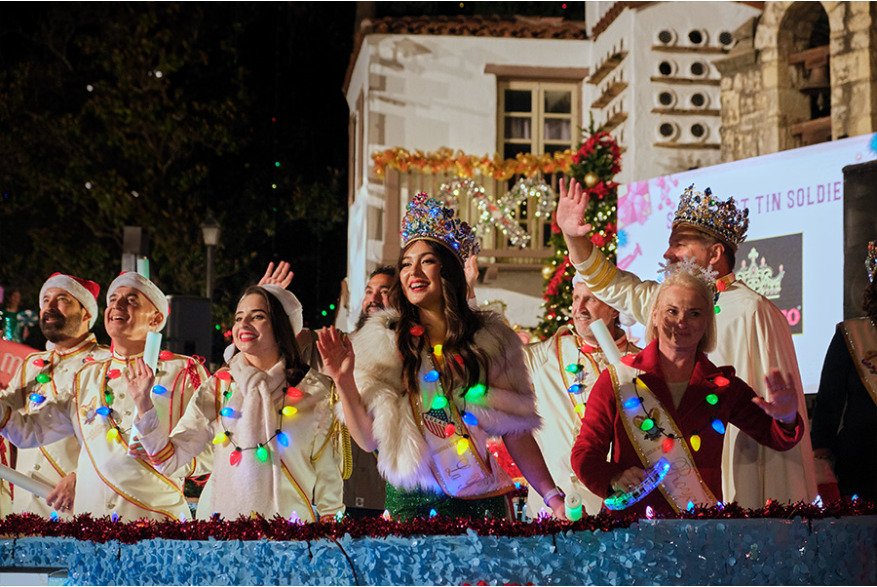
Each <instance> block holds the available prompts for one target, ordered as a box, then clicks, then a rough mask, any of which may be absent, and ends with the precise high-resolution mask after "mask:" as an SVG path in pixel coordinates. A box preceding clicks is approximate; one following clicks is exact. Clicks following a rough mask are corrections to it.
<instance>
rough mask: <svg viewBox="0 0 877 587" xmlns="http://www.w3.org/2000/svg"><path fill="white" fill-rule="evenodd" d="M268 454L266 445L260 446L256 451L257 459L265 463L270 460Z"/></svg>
mask: <svg viewBox="0 0 877 587" xmlns="http://www.w3.org/2000/svg"><path fill="white" fill-rule="evenodd" d="M268 454H269V453H268V448H267V447H266V446H265V445H264V444H260V445H259V448H257V449H256V458H257V459H259V460H260V461H261V462H263V463H264V462H266V461H267V460H268Z"/></svg>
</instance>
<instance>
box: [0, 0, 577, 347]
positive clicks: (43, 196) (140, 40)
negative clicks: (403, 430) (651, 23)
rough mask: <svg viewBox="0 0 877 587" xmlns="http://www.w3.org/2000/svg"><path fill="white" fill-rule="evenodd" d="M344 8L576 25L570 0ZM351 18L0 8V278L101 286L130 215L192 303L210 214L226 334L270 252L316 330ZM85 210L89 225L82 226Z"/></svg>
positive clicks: (261, 6) (342, 250)
mask: <svg viewBox="0 0 877 587" xmlns="http://www.w3.org/2000/svg"><path fill="white" fill-rule="evenodd" d="M360 10H361V11H362V10H365V11H366V12H368V11H369V10H371V11H372V12H373V14H374V16H375V17H378V18H380V17H383V16H399V15H405V14H411V15H414V14H427V15H431V14H541V15H549V16H565V17H567V18H573V19H576V20H580V19H582V18H583V10H584V3H581V2H579V3H576V4H574V5H570V7H568V8H567V7H566V5H565V4H563V3H559V2H550V3H507V2H496V3H490V2H475V3H453V2H441V3H436V2H424V3H402V2H400V3H386V2H385V3H376V4H375V5H374V6H373V7H372V8H371V9H370V7H369V6H368V5H362V6H360ZM356 12H357V4H356V3H322V2H321V3H307V2H293V3H267V2H265V3H246V4H244V3H182V4H176V3H157V4H147V3H34V4H17V3H3V4H0V95H2V96H3V97H2V100H0V161H3V163H2V164H0V250H2V262H0V284H3V285H7V286H8V285H17V286H20V287H21V288H22V289H23V291H24V294H25V300H26V305H27V306H30V307H35V306H36V305H37V304H36V295H37V293H38V291H39V287H40V285H41V283H42V281H43V280H44V279H45V278H46V276H47V275H48V274H50V273H52V272H54V271H62V272H70V273H79V274H83V275H86V276H89V277H91V278H93V279H95V280H98V281H100V282H101V283H102V284H104V285H106V284H107V283H109V280H111V279H112V278H113V277H114V276H115V274H116V273H117V272H118V268H119V261H120V256H121V227H122V226H124V225H130V224H134V225H144V226H145V227H146V228H147V231H148V232H149V233H150V234H149V236H150V240H151V243H152V245H151V251H150V258H151V259H152V261H153V278H154V279H155V280H156V282H157V283H159V285H160V286H161V287H162V288H163V289H164V290H165V293H169V294H170V293H178V294H190V295H202V290H203V267H204V252H203V244H202V243H201V240H200V230H199V224H200V222H201V219H202V218H203V216H204V215H205V214H206V212H207V210H208V209H209V210H211V211H212V212H213V213H214V214H215V216H216V217H217V219H218V220H219V221H220V223H221V224H222V227H223V232H222V241H221V245H220V247H219V250H218V252H217V272H218V279H217V283H216V292H215V295H214V303H215V305H214V320H215V321H217V322H222V326H223V328H224V327H225V325H226V320H227V319H228V318H229V317H230V314H231V310H232V307H233V305H234V303H235V301H236V299H237V296H238V295H239V293H240V292H241V291H242V290H243V288H244V286H245V285H247V284H248V283H252V282H253V281H255V280H256V279H258V277H259V275H261V273H262V271H263V270H264V267H265V265H266V264H267V262H268V261H270V260H278V259H286V260H289V261H291V262H292V264H293V268H294V270H295V273H296V277H295V280H294V282H293V285H292V289H293V291H294V292H295V293H296V294H297V295H298V296H299V297H300V299H301V301H302V303H303V305H304V308H305V322H306V323H307V324H310V325H311V326H322V325H323V324H325V323H327V322H328V321H329V320H330V319H331V312H330V316H328V317H323V316H322V315H321V311H322V310H328V309H329V304H331V303H336V302H337V296H338V295H339V286H340V281H341V279H342V278H343V277H344V275H345V273H346V234H347V226H346V222H347V219H346V214H347V210H346V202H347V189H348V188H347V157H348V155H347V150H348V130H347V129H348V109H347V104H346V101H345V98H344V95H343V89H342V86H343V82H344V77H345V72H346V70H347V68H348V64H349V61H350V58H351V52H352V49H353V39H354V22H355V18H356ZM154 64H164V65H162V66H161V67H164V68H165V70H166V72H167V73H164V74H163V76H162V78H161V80H156V79H155V76H154V71H153V69H155V70H158V69H159V67H160V66H159V65H154ZM141 70H142V71H141ZM146 75H148V76H150V77H149V78H146V77H144V76H146ZM138 76H140V77H138ZM86 88H93V89H86ZM152 120H154V121H155V122H154V123H150V122H149V121H152ZM107 121H110V122H109V123H108V122H107ZM159 125H160V127H161V128H154V127H155V126H159ZM153 131H155V132H153ZM156 137H157V138H156ZM156 140H160V141H164V140H167V142H168V143H169V144H170V145H171V147H169V148H165V147H164V146H162V149H160V150H156V148H155V145H154V142H155V141H156ZM168 149H170V154H169V153H168ZM95 178H97V179H95ZM86 181H94V182H95V183H96V184H99V185H100V186H104V189H105V192H104V193H102V194H100V193H96V192H98V190H92V189H91V188H89V189H85V188H83V185H85V182H86ZM275 186H276V187H275ZM134 193H136V194H137V195H136V196H133V199H132V195H131V194H134ZM95 209H98V210H100V211H101V219H102V220H101V222H102V224H99V229H95V225H94V223H91V224H89V223H88V222H83V220H82V218H83V217H91V216H93V211H94V210H95ZM104 229H105V230H104ZM36 342H38V341H36Z"/></svg>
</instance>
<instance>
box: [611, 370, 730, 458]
mask: <svg viewBox="0 0 877 587" xmlns="http://www.w3.org/2000/svg"><path fill="white" fill-rule="evenodd" d="M711 381H712V383H714V384H715V385H716V386H717V387H726V386H728V385H729V384H730V383H731V382H730V381H729V380H728V378H727V377H724V376H723V375H718V376H716V377H714V378H713V379H711ZM633 383H634V390H635V393H636V395H635V396H633V397H629V398H627V399H626V400H624V403H623V404H622V407H623V408H624V409H625V410H627V411H631V412H632V411H635V410H642V413H643V416H642V417H639V416H638V418H641V421H640V423H639V429H640V430H641V431H642V432H643V435H644V436H645V438H646V440H657V439H658V438H660V437H661V436H663V437H664V440H662V441H661V450H662V451H663V452H664V453H668V452H670V451H671V450H673V444H674V443H675V442H676V441H677V440H679V436H677V435H676V434H674V433H672V432H670V433H668V432H666V431H665V430H664V428H663V427H661V426H659V425H658V423H657V422H656V421H655V419H654V418H652V414H651V413H649V411H648V410H646V408H645V406H644V405H643V398H642V396H641V395H640V388H643V389H645V390H646V391H648V392H649V393H652V392H651V390H650V389H649V387H648V386H647V385H646V384H645V382H644V381H643V380H642V379H641V378H639V377H636V378H634V380H633ZM652 395H654V394H653V393H652ZM704 401H705V402H706V403H707V404H708V405H709V406H710V407H712V408H715V407H716V406H717V405H718V404H719V396H718V395H716V394H715V393H712V392H710V393H708V394H706V396H705V397H704ZM710 426H711V427H712V429H713V430H714V431H715V432H716V433H717V434H724V433H725V424H724V422H722V420H721V419H719V418H713V419H712V422H711V423H710ZM704 428H705V427H704V426H702V427H700V428H698V429H697V430H695V431H694V433H693V434H691V435H689V437H688V445H689V446H690V447H691V448H692V450H694V452H697V451H699V450H700V444H701V438H700V433H701V431H702V430H703V429H704Z"/></svg>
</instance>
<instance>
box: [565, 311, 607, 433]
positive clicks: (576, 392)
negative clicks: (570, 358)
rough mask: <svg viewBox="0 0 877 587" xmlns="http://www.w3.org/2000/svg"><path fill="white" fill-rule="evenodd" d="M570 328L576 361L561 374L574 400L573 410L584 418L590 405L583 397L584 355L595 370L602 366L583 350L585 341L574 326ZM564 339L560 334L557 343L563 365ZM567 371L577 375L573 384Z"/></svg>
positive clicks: (570, 396) (571, 398)
mask: <svg viewBox="0 0 877 587" xmlns="http://www.w3.org/2000/svg"><path fill="white" fill-rule="evenodd" d="M569 328H570V333H571V334H572V335H573V337H575V341H576V362H575V363H570V364H568V365H567V366H566V367H564V368H563V370H562V371H561V372H560V376H561V378H562V379H563V384H564V386H566V391H567V393H568V394H569V399H570V401H571V402H572V406H573V410H575V413H576V415H578V417H579V418H584V417H585V406H587V405H588V402H586V401H585V400H584V399H583V397H582V396H583V394H584V391H585V385H584V382H585V366H584V365H583V364H582V357H583V356H584V357H585V358H587V359H588V361H590V363H591V367H592V368H593V369H594V371H595V372H599V371H600V367H599V365H598V364H597V361H595V360H594V358H593V357H591V356H590V355H589V354H588V353H585V352H584V351H583V350H582V345H583V344H584V341H582V340H581V339H580V338H579V336H578V334H576V333H575V331H574V330H573V328H572V327H569ZM562 339H563V337H562V336H558V337H557V343H556V351H557V362H558V364H561V365H562V364H563V351H562V344H561V343H562ZM567 373H569V374H571V375H574V376H575V380H574V381H573V383H572V384H570V383H569V381H568V380H567V378H566V374H567Z"/></svg>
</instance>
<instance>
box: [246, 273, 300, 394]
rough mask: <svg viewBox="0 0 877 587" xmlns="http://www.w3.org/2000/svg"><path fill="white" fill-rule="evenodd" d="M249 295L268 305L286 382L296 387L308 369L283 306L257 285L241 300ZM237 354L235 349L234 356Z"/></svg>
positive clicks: (248, 290)
mask: <svg viewBox="0 0 877 587" xmlns="http://www.w3.org/2000/svg"><path fill="white" fill-rule="evenodd" d="M250 294H256V295H260V296H262V298H264V299H265V302H266V303H267V304H268V315H269V316H270V319H271V329H272V330H273V331H274V339H275V340H276V341H277V346H279V347H280V355H281V356H282V357H283V358H284V359H286V382H287V383H288V384H289V385H298V383H299V382H300V381H301V380H302V378H303V377H304V376H305V374H306V373H307V372H308V369H310V367H309V366H308V364H307V363H305V362H304V360H303V359H302V356H301V350H299V348H298V342H296V340H295V334H293V332H292V325H291V324H290V323H289V317H288V316H287V314H286V310H284V309H283V304H281V303H280V300H278V299H277V298H275V297H274V296H273V295H271V294H270V293H268V292H267V291H266V290H264V289H262V288H261V287H259V286H258V285H251V286H250V287H248V288H247V289H245V290H244V293H243V295H241V299H243V298H245V297H247V296H248V295H250ZM239 352H240V351H239V350H237V349H235V354H237V353H239Z"/></svg>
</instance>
